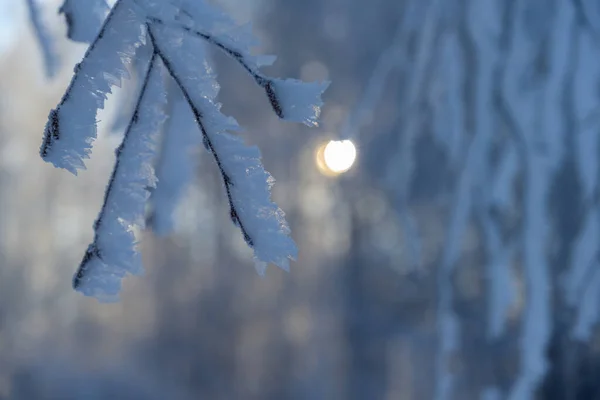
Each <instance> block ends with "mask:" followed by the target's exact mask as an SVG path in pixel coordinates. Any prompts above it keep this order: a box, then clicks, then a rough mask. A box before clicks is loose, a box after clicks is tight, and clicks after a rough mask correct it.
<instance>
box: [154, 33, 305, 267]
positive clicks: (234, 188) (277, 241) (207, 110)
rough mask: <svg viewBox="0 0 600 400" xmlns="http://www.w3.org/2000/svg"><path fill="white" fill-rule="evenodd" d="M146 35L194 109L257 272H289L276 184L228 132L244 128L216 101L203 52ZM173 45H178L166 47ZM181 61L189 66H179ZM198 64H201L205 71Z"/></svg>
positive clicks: (186, 40) (177, 38) (290, 252)
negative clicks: (271, 267) (274, 268)
mask: <svg viewBox="0 0 600 400" xmlns="http://www.w3.org/2000/svg"><path fill="white" fill-rule="evenodd" d="M147 30H148V32H149V36H150V40H151V42H152V43H153V45H154V46H155V48H156V51H157V54H158V56H159V57H160V58H161V59H162V60H163V63H164V65H165V68H166V70H167V72H168V73H169V74H170V75H171V77H172V78H173V80H174V82H175V84H176V85H177V87H178V88H179V90H180V91H181V93H182V95H183V98H184V99H185V101H186V102H187V103H188V105H189V107H190V110H191V113H192V115H193V118H194V120H195V121H196V124H197V126H198V128H199V130H200V132H201V136H202V141H203V143H204V145H205V147H206V149H207V150H208V151H209V152H210V154H211V155H212V157H213V159H214V160H215V163H216V164H217V167H218V169H219V173H220V175H221V178H222V180H223V184H224V186H225V191H226V195H227V201H228V204H229V215H230V217H231V219H232V221H233V222H234V224H235V225H236V226H237V227H238V228H239V229H240V230H241V232H242V235H243V238H244V240H245V241H246V243H247V244H248V245H249V246H250V247H251V248H252V249H253V251H254V255H255V261H256V267H257V270H258V271H259V273H263V272H264V269H265V267H266V264H267V263H273V264H276V265H278V266H279V267H281V268H283V269H288V268H289V260H290V259H294V258H295V257H296V253H297V249H296V246H295V244H294V242H293V240H292V239H291V238H290V237H289V228H288V226H287V223H286V222H285V219H284V213H283V211H282V210H281V209H280V208H279V207H277V205H276V204H274V203H273V202H272V201H271V199H270V187H271V185H272V184H273V181H274V180H273V178H272V177H271V175H270V174H269V173H267V172H266V171H265V170H264V168H263V166H262V164H261V161H260V151H259V150H258V148H256V147H254V146H252V147H248V146H246V145H245V144H244V142H243V141H242V140H241V139H239V138H237V137H236V136H233V135H231V134H230V133H229V131H237V130H239V129H240V127H239V125H238V124H237V122H236V121H235V119H233V118H231V117H226V116H224V115H223V114H222V113H221V112H220V104H219V103H217V102H216V101H215V98H216V95H217V93H218V88H219V87H218V84H217V82H216V80H215V77H214V75H213V73H212V69H211V68H210V66H208V65H207V64H206V57H205V55H204V54H203V53H202V52H201V51H200V50H201V49H202V48H201V47H200V48H199V47H198V44H197V43H195V40H194V38H191V37H188V35H185V34H184V33H183V32H181V31H180V30H177V29H172V28H170V27H166V26H163V25H155V24H151V23H149V24H148V28H147ZM174 42H177V43H178V44H179V46H177V47H173V46H169V45H168V44H167V43H174ZM192 53H195V55H194V56H193V57H195V58H194V59H193V61H192V60H190V59H189V57H190V55H191V54H192ZM182 57H183V58H186V61H187V62H185V63H184V62H178V61H180V58H182ZM190 61H192V62H190ZM198 65H202V66H203V67H204V68H203V69H204V71H202V69H199V68H198V67H197V66H198ZM200 93H204V95H200Z"/></svg>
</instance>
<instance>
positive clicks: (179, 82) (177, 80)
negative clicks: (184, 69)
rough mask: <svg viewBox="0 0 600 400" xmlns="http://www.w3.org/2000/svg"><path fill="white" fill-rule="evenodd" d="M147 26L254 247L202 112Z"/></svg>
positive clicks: (235, 218) (236, 220)
mask: <svg viewBox="0 0 600 400" xmlns="http://www.w3.org/2000/svg"><path fill="white" fill-rule="evenodd" d="M147 27H148V35H149V37H150V40H151V42H152V45H153V46H154V49H155V52H156V54H157V55H158V57H160V59H161V60H162V62H163V64H164V65H165V68H166V69H167V71H168V72H169V75H171V77H172V78H173V80H174V81H175V83H176V84H177V86H178V87H179V89H180V90H181V93H182V94H183V97H184V98H185V100H186V102H187V103H188V104H189V106H190V108H191V110H192V113H193V115H194V119H195V120H196V123H197V124H198V128H200V131H201V132H202V140H203V142H204V145H205V146H206V148H207V149H208V150H209V151H210V153H211V154H212V156H213V158H214V160H215V162H216V164H217V167H218V168H219V172H220V174H221V178H222V179H223V183H224V185H225V192H226V194H227V201H228V202H229V216H230V218H231V220H232V221H233V223H234V224H236V225H237V226H238V227H239V228H240V231H241V232H242V235H243V236H244V240H245V241H246V243H247V244H248V246H250V247H252V246H254V241H253V239H252V238H251V237H250V235H249V234H248V231H247V230H246V228H245V227H244V223H243V222H242V221H241V219H240V217H239V213H238V211H237V209H236V208H235V205H234V203H233V195H232V187H233V186H234V183H233V181H232V179H231V177H230V176H229V175H228V174H227V172H225V169H224V167H223V163H222V161H221V157H220V156H219V154H218V153H217V151H216V149H215V147H214V146H213V144H212V141H211V139H210V136H209V134H208V131H207V129H206V126H205V125H204V123H203V122H202V112H201V111H200V110H199V109H198V107H196V105H195V104H194V102H193V101H192V99H191V97H190V95H189V93H188V90H187V89H186V87H185V85H184V83H183V81H182V80H181V79H180V78H179V76H178V74H177V73H176V71H175V70H174V69H173V67H172V65H171V61H170V60H169V58H168V57H167V56H166V54H165V53H164V52H163V51H162V50H161V48H160V47H159V46H158V44H157V42H156V40H155V38H154V33H153V32H152V26H151V25H150V24H147Z"/></svg>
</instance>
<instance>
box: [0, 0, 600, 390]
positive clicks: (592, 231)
mask: <svg viewBox="0 0 600 400" xmlns="http://www.w3.org/2000/svg"><path fill="white" fill-rule="evenodd" d="M23 3H25V2H24V1H23ZM47 3H48V12H47V13H45V14H44V18H48V21H51V22H52V23H50V24H49V26H51V27H53V34H54V35H55V36H56V48H57V49H58V50H57V51H58V52H59V54H60V59H61V60H62V62H61V65H62V68H61V69H60V71H59V73H58V74H57V75H56V77H55V78H54V79H52V80H47V79H46V78H45V75H44V66H43V62H42V59H41V55H40V52H39V47H38V45H37V42H36V41H35V38H34V37H33V35H32V30H31V25H30V23H29V22H28V19H27V14H26V12H25V11H24V10H25V9H24V5H21V4H20V2H18V1H10V0H6V1H4V2H0V10H2V12H1V13H0V17H3V18H2V19H3V20H6V21H3V23H2V24H0V26H2V27H3V30H2V31H1V32H0V49H1V51H2V57H1V60H2V61H1V62H0V68H1V69H2V73H0V89H1V90H0V93H1V94H0V101H1V102H0V106H1V108H0V135H1V137H2V147H1V148H0V151H2V157H0V162H1V165H0V166H1V170H0V185H1V191H0V213H1V217H0V221H2V222H1V223H2V230H1V231H0V246H1V247H0V248H1V250H2V252H1V253H0V260H1V261H2V268H1V269H0V297H1V299H2V303H1V304H2V307H0V317H1V318H2V319H1V320H0V321H1V323H2V324H1V325H0V326H1V329H0V355H1V357H0V363H1V367H2V368H0V371H1V372H0V393H2V394H3V396H5V397H8V398H15V399H22V398H40V399H43V398H69V397H67V393H70V395H72V396H74V397H72V398H94V397H91V394H90V395H89V396H90V397H86V396H87V395H86V394H85V393H95V394H96V396H97V397H95V398H122V399H140V398H152V397H149V396H150V394H146V393H147V392H148V389H149V388H151V389H152V391H155V392H157V393H160V391H164V392H165V393H169V395H165V396H162V398H165V397H168V398H182V399H187V398H210V399H430V398H431V399H434V398H435V399H476V398H482V399H504V398H507V399H533V398H538V399H561V400H562V399H586V400H587V399H594V398H600V386H599V385H598V383H597V379H596V376H597V375H598V374H599V373H600V371H599V367H600V364H599V360H600V359H599V358H598V355H599V354H598V349H599V346H598V343H599V341H598V339H599V337H598V329H597V321H598V311H599V309H598V305H599V302H600V274H599V273H598V265H597V264H598V255H599V250H600V214H599V209H598V196H599V193H600V191H599V186H598V178H599V171H600V169H599V167H600V163H599V162H598V155H599V152H600V148H599V146H600V142H599V141H598V138H599V133H600V132H599V126H598V122H599V121H600V119H599V118H598V117H599V115H600V114H599V113H598V110H599V109H600V108H598V107H599V105H600V92H599V90H598V88H599V87H600V85H599V83H600V82H599V79H598V78H599V77H600V58H598V57H597V56H596V54H597V53H598V50H599V49H598V47H599V44H600V43H599V37H600V36H598V35H600V6H599V5H598V4H597V2H595V1H592V0H451V1H441V0H401V1H388V0H372V1H371V2H368V4H367V3H366V2H359V1H340V0H320V1H316V0H306V1H303V2H297V1H292V0H253V1H244V2H240V1H238V0H221V1H220V3H222V4H223V6H224V7H226V8H227V9H228V10H229V11H230V12H231V13H232V14H233V15H235V16H236V17H237V18H239V19H240V20H241V21H242V20H251V21H253V22H254V23H255V27H256V29H257V30H258V31H259V34H260V35H261V37H262V38H263V43H264V48H265V50H266V51H267V52H269V53H273V54H278V55H279V61H278V62H277V63H276V64H275V66H274V67H270V68H269V69H270V71H269V72H270V73H273V74H275V75H280V76H297V77H300V78H302V79H306V80H319V79H331V80H332V81H333V84H332V86H331V87H330V89H329V90H328V92H327V93H326V95H325V100H326V106H325V107H324V109H323V115H322V124H321V128H320V129H319V130H315V131H313V130H308V129H306V128H303V127H299V126H295V125H291V124H286V123H283V122H281V121H279V120H277V118H276V117H275V116H272V115H271V114H272V113H271V112H270V109H269V104H268V101H267V100H266V99H265V98H264V96H263V95H262V93H260V90H259V89H257V88H255V87H254V86H253V84H252V82H251V80H250V79H248V77H247V76H246V75H245V73H244V71H242V70H241V68H239V66H236V65H232V64H230V63H224V62H223V61H224V57H223V56H222V55H221V54H218V53H215V54H214V60H215V63H216V64H217V67H218V70H219V71H220V74H221V75H226V76H228V77H229V78H228V79H227V80H226V81H223V90H222V93H221V97H222V100H223V103H224V104H225V108H224V111H225V113H229V114H232V115H235V116H236V118H237V119H238V120H239V121H240V124H241V125H243V126H246V127H247V128H248V131H247V132H246V133H244V137H245V139H246V140H247V141H248V142H250V143H253V144H257V145H259V147H260V148H261V149H262V153H263V162H264V164H265V167H266V169H267V170H269V171H270V172H271V173H272V174H273V175H274V176H275V178H277V180H278V183H277V185H276V186H275V187H274V199H275V200H276V201H277V202H278V203H279V205H280V206H281V207H282V208H283V209H284V210H285V211H286V212H287V217H288V221H289V222H290V225H291V227H292V234H293V236H294V239H295V240H296V242H297V244H298V246H299V248H300V256H299V259H298V262H297V263H295V264H294V265H293V266H292V271H291V273H290V274H286V273H284V272H282V271H279V270H277V269H275V268H270V269H269V270H268V272H267V275H266V277H265V278H260V277H259V276H257V274H256V273H255V271H254V268H253V267H252V258H251V253H250V251H249V250H248V249H247V248H246V246H245V244H244V243H243V240H242V239H241V238H240V235H239V233H238V232H237V231H236V229H235V227H233V226H231V224H230V223H229V221H228V219H227V210H226V208H227V204H226V200H225V198H224V193H223V191H222V190H221V187H220V185H221V183H220V180H219V176H218V172H217V171H215V168H214V166H212V163H211V160H210V159H209V158H208V157H204V156H202V155H200V156H199V165H198V171H199V173H198V178H197V181H196V182H195V183H194V184H193V185H191V186H190V187H189V188H188V190H187V192H186V196H185V198H184V200H183V201H182V203H181V204H180V205H179V207H178V209H177V213H176V215H177V232H176V234H174V235H172V236H170V237H168V238H158V237H154V236H153V235H152V234H151V233H146V234H144V235H143V239H142V251H143V255H144V259H145V266H146V270H147V274H146V276H145V277H143V278H138V279H128V280H126V281H125V285H124V290H123V295H122V301H121V302H120V303H118V304H112V305H100V304H97V303H96V302H95V301H94V300H90V299H86V298H82V297H80V296H78V295H77V294H75V293H74V292H73V291H72V290H71V289H70V279H71V274H72V272H73V269H74V268H75V266H76V265H78V263H79V261H80V260H79V257H80V255H81V254H80V250H81V249H82V248H84V247H85V245H86V243H89V241H90V238H91V234H92V232H91V225H92V223H93V220H94V218H95V217H96V213H97V210H98V207H99V204H100V201H101V197H102V192H103V190H104V184H105V182H106V177H107V175H108V173H109V170H110V167H111V164H112V162H113V153H112V148H114V147H115V144H116V143H117V141H116V139H115V134H113V133H111V132H110V130H109V129H108V127H109V126H110V121H111V120H112V119H114V118H113V115H114V111H113V110H111V109H109V110H106V113H105V115H104V116H103V118H102V120H103V121H104V122H106V125H107V129H106V132H105V134H104V135H102V137H101V138H100V139H99V141H98V145H97V147H96V148H95V151H94V155H93V157H92V160H91V162H90V164H89V165H88V171H87V172H85V173H84V174H82V176H81V178H80V179H76V178H74V177H72V176H68V174H65V173H61V171H57V170H53V169H52V168H49V167H48V166H47V165H44V163H43V162H42V161H41V160H40V159H39V157H38V147H39V141H40V138H41V134H42V130H43V125H44V122H45V119H46V116H47V112H48V110H49V109H50V108H51V107H52V106H53V105H54V104H55V102H56V100H57V98H58V96H59V95H60V94H61V93H62V91H63V89H64V86H65V84H66V82H67V81H68V79H69V77H70V73H71V68H72V65H73V64H74V63H75V62H76V60H77V59H78V58H79V57H80V56H81V54H82V50H83V49H82V47H81V46H78V45H75V44H73V43H70V42H68V41H66V40H65V39H64V38H63V36H64V30H63V25H62V23H61V21H60V19H59V17H58V16H57V15H56V14H55V13H54V10H56V7H57V4H55V3H58V1H54V0H52V1H50V0H48V1H47ZM9 22H10V23H9ZM119 95H120V93H117V94H116V95H115V96H119ZM112 100H114V99H112ZM115 103H118V102H117V101H109V102H108V104H109V105H111V104H112V105H113V107H114V105H115ZM337 139H347V140H351V141H352V142H353V143H354V144H355V146H356V148H357V152H358V156H357V160H356V162H355V163H354V165H353V166H352V168H350V169H349V170H348V171H346V172H344V173H336V172H335V171H332V170H331V168H330V167H328V166H327V163H324V162H323V157H322V152H323V146H324V144H326V143H327V142H328V141H329V140H337ZM338 157H342V158H343V157H346V155H344V154H341V155H338ZM124 379H125V380H126V381H127V385H126V386H127V387H124V386H123V380H124ZM74 381H77V382H78V384H79V385H80V386H81V387H79V386H78V387H77V388H75V387H74V386H73V382H74ZM98 387H103V388H106V390H113V389H114V390H117V393H118V394H116V395H113V394H111V393H110V392H108V391H107V392H106V393H102V392H100V391H99V389H96V388H98ZM25 390H29V391H25ZM24 393H25V394H24ZM75 394H76V395H75ZM53 396H54V397H53ZM177 396H179V397H177Z"/></svg>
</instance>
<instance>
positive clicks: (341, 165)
mask: <svg viewBox="0 0 600 400" xmlns="http://www.w3.org/2000/svg"><path fill="white" fill-rule="evenodd" d="M320 153H321V154H320V156H321V157H322V161H323V164H324V165H323V167H325V169H326V170H327V172H329V173H330V174H333V175H338V174H341V173H343V172H346V171H348V170H349V169H350V168H351V167H352V165H353V164H354V161H356V147H355V146H354V143H352V141H350V140H332V141H330V142H329V143H327V144H326V145H325V146H324V148H322V149H321V152H320ZM321 157H319V158H321Z"/></svg>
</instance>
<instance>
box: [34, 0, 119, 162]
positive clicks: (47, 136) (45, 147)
mask: <svg viewBox="0 0 600 400" xmlns="http://www.w3.org/2000/svg"><path fill="white" fill-rule="evenodd" d="M123 1H124V0H117V2H116V3H115V5H114V6H113V8H112V9H111V10H110V12H109V14H108V16H107V17H106V20H105V21H104V24H103V25H102V28H101V29H100V32H98V35H97V36H96V38H95V39H94V41H93V42H92V43H91V44H90V46H89V47H88V49H87V50H86V52H85V55H84V56H83V60H85V59H87V58H88V57H89V55H90V53H91V52H92V51H93V50H94V48H95V47H96V45H97V44H98V42H99V41H100V39H102V37H103V36H104V32H105V30H106V27H107V26H108V25H109V22H110V20H111V19H112V18H113V16H114V15H115V13H116V12H117V10H118V8H119V6H120V5H121V4H122V3H123ZM82 62H83V61H82ZM80 69H81V63H79V64H77V65H76V66H75V69H74V77H73V79H72V80H71V83H69V86H68V87H67V90H66V91H65V93H64V94H63V96H62V98H61V99H60V102H59V103H58V105H57V106H56V108H55V109H54V110H52V111H51V112H50V115H49V116H48V124H47V125H46V129H45V130H44V140H43V142H42V146H41V148H40V156H41V157H42V159H44V160H46V158H47V156H48V151H49V149H50V147H51V146H52V145H53V143H54V142H55V141H57V140H60V123H59V119H60V118H59V116H58V113H59V111H60V108H61V106H63V105H64V104H65V103H66V101H67V100H68V99H69V97H70V96H71V92H72V90H73V88H74V87H75V86H76V85H77V83H78V77H79V76H80V74H79V71H80ZM82 79H83V78H82Z"/></svg>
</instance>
